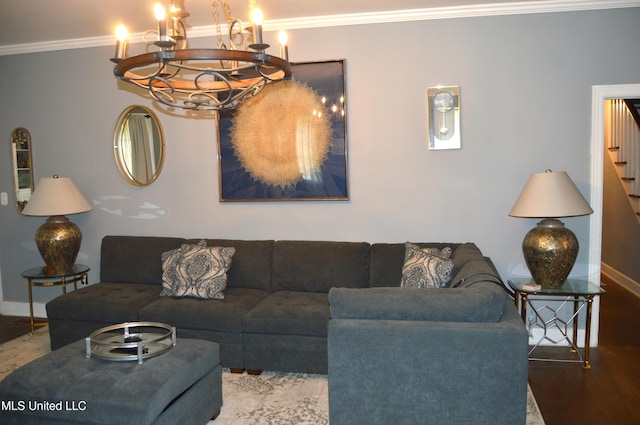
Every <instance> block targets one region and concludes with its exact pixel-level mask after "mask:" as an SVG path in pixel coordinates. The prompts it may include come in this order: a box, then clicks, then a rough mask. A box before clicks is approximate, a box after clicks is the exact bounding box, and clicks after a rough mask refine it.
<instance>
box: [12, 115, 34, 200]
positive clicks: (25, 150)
mask: <svg viewBox="0 0 640 425" xmlns="http://www.w3.org/2000/svg"><path fill="white" fill-rule="evenodd" d="M11 152H12V155H11V162H12V163H13V185H14V189H15V192H14V193H15V195H16V207H17V208H18V211H20V212H22V210H23V209H24V207H25V206H26V205H27V202H29V199H30V198H31V194H32V193H33V160H32V158H31V135H30V134H29V132H28V131H27V130H26V129H25V128H22V127H18V128H16V129H14V130H13V131H12V132H11Z"/></svg>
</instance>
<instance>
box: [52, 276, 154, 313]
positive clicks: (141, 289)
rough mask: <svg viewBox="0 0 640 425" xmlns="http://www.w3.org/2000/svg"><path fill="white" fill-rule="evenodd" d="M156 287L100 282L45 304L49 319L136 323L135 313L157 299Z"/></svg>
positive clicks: (151, 285) (152, 285)
mask: <svg viewBox="0 0 640 425" xmlns="http://www.w3.org/2000/svg"><path fill="white" fill-rule="evenodd" d="M159 290H160V287H159V285H155V284H140V283H113V282H101V283H96V284H93V285H89V286H87V287H85V288H80V289H78V290H76V291H72V292H68V293H67V294H65V295H61V296H59V297H57V298H54V299H53V300H51V301H49V302H48V303H47V307H46V308H47V317H49V318H50V319H65V320H78V321H84V322H97V323H121V322H127V321H129V322H134V321H137V320H139V317H138V311H139V310H140V309H141V308H142V307H144V306H145V305H147V304H149V303H152V302H153V301H155V300H157V299H158V298H159V292H160V291H159Z"/></svg>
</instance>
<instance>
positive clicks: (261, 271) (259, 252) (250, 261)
mask: <svg viewBox="0 0 640 425" xmlns="http://www.w3.org/2000/svg"><path fill="white" fill-rule="evenodd" d="M188 242H189V243H195V242H197V240H189V241H188ZM206 242H207V246H226V247H233V248H235V250H236V253H235V254H234V255H233V262H232V263H231V267H230V268H229V271H227V287H229V288H249V289H260V290H263V291H267V292H271V261H272V257H273V241H272V240H263V241H245V240H233V239H206Z"/></svg>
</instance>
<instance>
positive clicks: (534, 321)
mask: <svg viewBox="0 0 640 425" xmlns="http://www.w3.org/2000/svg"><path fill="white" fill-rule="evenodd" d="M508 283H509V287H510V288H511V289H513V290H514V291H515V304H516V310H518V311H519V312H520V314H521V317H522V321H523V322H524V323H525V325H526V326H527V329H528V330H529V334H530V335H532V328H534V327H536V328H539V329H542V331H543V335H542V337H541V338H540V339H539V340H538V341H537V342H536V343H535V344H534V346H533V348H531V349H530V350H529V360H545V361H566V362H580V363H582V367H584V368H585V369H591V364H590V362H589V355H590V353H589V350H590V343H591V313H592V307H593V299H594V298H595V297H596V296H599V295H602V294H604V293H605V290H604V289H602V288H601V287H600V285H597V284H595V283H592V282H589V281H587V280H583V279H567V280H566V281H565V283H564V284H563V285H562V286H558V287H539V285H537V286H538V287H535V283H534V282H533V280H532V279H530V278H515V279H509V280H508ZM533 301H536V302H537V303H538V305H534V304H533ZM551 302H554V303H556V304H559V306H557V307H555V308H554V307H553V306H552V305H551V304H552V303H551ZM571 304H573V311H572V314H570V315H569V317H568V318H566V317H564V316H563V315H562V314H561V313H562V310H563V308H564V307H565V306H566V305H571ZM527 308H529V309H530V314H529V316H530V318H529V320H528V321H527ZM583 309H585V310H586V314H585V316H586V317H585V334H584V335H585V336H584V349H583V352H584V354H582V353H581V352H580V350H579V349H578V323H577V322H578V317H579V313H580V311H582V310H583ZM545 313H546V314H551V318H548V317H544V314H545ZM569 328H571V330H572V332H571V334H572V335H571V336H572V337H571V338H570V337H569V334H570V332H569ZM552 331H558V332H559V334H560V335H561V338H560V339H559V340H556V339H554V338H553V337H551V336H550V334H551V333H552ZM543 340H548V341H551V342H552V343H554V344H559V343H561V342H564V341H566V342H567V343H568V344H569V346H570V348H571V351H572V352H573V353H576V354H577V356H578V360H552V359H545V358H535V357H532V356H531V354H532V353H533V351H534V350H535V349H536V348H538V346H539V345H540V343H541V342H542V341H543Z"/></svg>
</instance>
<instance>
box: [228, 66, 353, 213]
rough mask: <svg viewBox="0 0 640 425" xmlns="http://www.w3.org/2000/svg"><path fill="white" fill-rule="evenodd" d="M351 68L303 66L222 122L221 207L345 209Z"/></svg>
mask: <svg viewBox="0 0 640 425" xmlns="http://www.w3.org/2000/svg"><path fill="white" fill-rule="evenodd" d="M344 71H345V70H344V60H343V59H338V60H328V61H320V62H297V63H293V64H292V74H293V78H292V79H291V81H283V82H279V83H276V84H269V85H268V86H267V87H265V88H264V89H263V91H262V93H260V94H259V95H257V96H255V97H253V98H251V99H249V100H247V101H246V102H245V103H244V104H242V105H241V106H240V107H239V108H238V109H237V110H236V111H235V112H233V113H221V114H220V120H219V145H218V147H219V152H218V159H219V170H220V176H219V177H220V178H219V182H220V201H236V202H246V201H317V200H332V201H343V200H344V201H346V200H348V199H349V193H348V178H347V170H348V163H347V124H346V122H347V121H346V100H345V99H346V96H345V93H346V90H345V88H346V87H345V86H346V85H345V72H344Z"/></svg>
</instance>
